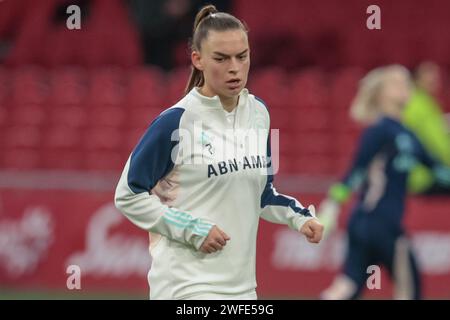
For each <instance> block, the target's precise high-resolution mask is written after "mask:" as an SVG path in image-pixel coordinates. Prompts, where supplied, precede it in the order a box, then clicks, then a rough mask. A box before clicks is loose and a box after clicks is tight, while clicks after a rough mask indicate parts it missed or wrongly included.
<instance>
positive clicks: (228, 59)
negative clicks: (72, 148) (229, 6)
mask: <svg viewBox="0 0 450 320" xmlns="http://www.w3.org/2000/svg"><path fill="white" fill-rule="evenodd" d="M191 60H192V65H193V67H192V74H191V77H190V79H189V83H188V86H187V90H186V95H185V97H184V98H182V99H181V100H180V101H179V102H178V103H176V104H175V105H174V106H173V107H171V108H169V109H167V110H166V111H164V112H163V113H161V115H160V116H159V117H158V118H156V119H155V120H154V121H153V122H152V124H151V125H150V127H149V128H148V130H147V132H146V133H145V134H144V136H143V137H142V138H141V140H140V141H139V143H138V145H137V146H136V148H135V149H134V150H133V152H132V154H131V156H130V158H129V159H128V161H127V163H126V165H125V169H124V171H123V173H122V176H121V178H120V181H119V183H118V186H117V189H116V194H115V203H116V206H117V208H118V209H119V210H120V211H121V212H123V214H124V215H125V216H126V217H127V218H129V219H130V220H131V221H132V222H133V223H134V224H136V225H137V226H138V227H140V228H142V229H144V230H147V231H148V232H150V236H151V244H150V251H151V255H152V258H153V262H152V267H151V269H150V272H149V276H148V280H149V284H150V298H151V299H256V297H257V296H256V291H255V288H256V280H255V261H256V235H257V229H258V221H259V218H260V217H262V218H264V219H266V220H269V221H272V222H275V223H281V224H287V225H289V226H290V227H291V228H292V229H295V230H297V231H299V232H300V233H302V234H303V235H305V236H306V238H307V240H308V241H309V242H312V243H318V242H319V241H320V239H321V237H322V231H323V227H322V225H321V224H320V223H319V222H318V220H317V219H316V218H315V216H314V210H313V207H312V206H310V207H309V208H308V209H307V208H304V207H303V206H302V205H301V204H300V203H299V202H298V201H297V200H295V199H294V198H291V197H288V196H284V195H281V194H279V193H277V192H276V191H275V188H274V187H273V184H272V183H273V175H272V174H273V171H272V166H271V154H270V148H269V135H268V132H269V113H268V111H267V109H266V107H265V106H264V104H263V103H262V102H261V100H259V99H257V98H256V97H255V96H253V95H251V94H250V93H249V92H248V91H247V89H245V85H246V82H247V75H248V71H249V67H250V48H249V44H248V38H247V30H246V28H245V27H244V25H243V24H242V22H241V21H239V20H238V19H237V18H235V17H234V16H232V15H230V14H227V13H223V12H217V10H216V9H215V7H214V6H212V5H209V6H206V7H204V8H202V9H201V10H200V11H199V12H198V14H197V17H196V19H195V24H194V30H193V39H192V54H191ZM261 132H263V137H262V139H259V138H261Z"/></svg>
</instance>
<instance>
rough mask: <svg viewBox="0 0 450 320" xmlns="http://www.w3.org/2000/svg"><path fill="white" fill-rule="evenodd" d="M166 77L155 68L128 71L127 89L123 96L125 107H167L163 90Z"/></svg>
mask: <svg viewBox="0 0 450 320" xmlns="http://www.w3.org/2000/svg"><path fill="white" fill-rule="evenodd" d="M165 84H166V79H165V78H164V76H163V74H162V73H161V71H159V70H158V69H156V68H140V69H134V70H132V71H131V72H130V76H129V85H128V91H127V94H126V98H125V104H126V106H127V107H132V108H135V107H152V108H164V107H166V108H167V107H169V106H165V105H164V104H165V103H166V101H167V97H166V90H165Z"/></svg>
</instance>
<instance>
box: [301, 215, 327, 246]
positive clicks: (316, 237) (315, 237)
mask: <svg viewBox="0 0 450 320" xmlns="http://www.w3.org/2000/svg"><path fill="white" fill-rule="evenodd" d="M300 233H301V234H304V235H305V237H306V240H308V241H309V242H311V243H319V242H320V240H322V235H323V225H322V224H321V223H320V222H319V220H317V219H311V220H308V221H306V222H305V224H304V225H303V226H302V227H301V229H300Z"/></svg>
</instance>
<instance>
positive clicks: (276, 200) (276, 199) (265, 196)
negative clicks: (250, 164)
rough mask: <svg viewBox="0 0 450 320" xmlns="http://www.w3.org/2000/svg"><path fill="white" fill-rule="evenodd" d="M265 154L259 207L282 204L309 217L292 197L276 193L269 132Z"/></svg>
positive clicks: (305, 210) (306, 211) (308, 213)
mask: <svg viewBox="0 0 450 320" xmlns="http://www.w3.org/2000/svg"><path fill="white" fill-rule="evenodd" d="M255 98H256V99H257V100H258V101H259V102H261V103H262V104H263V105H264V106H265V107H266V109H267V106H266V104H265V103H264V102H263V101H262V100H261V99H259V98H258V97H255ZM266 156H267V182H266V185H265V187H264V190H263V192H262V194H261V209H264V207H266V206H282V207H286V208H287V207H289V208H291V209H292V210H293V211H294V212H296V213H299V214H301V215H304V216H308V217H311V216H312V215H311V213H310V212H309V210H308V209H307V208H300V207H299V206H297V204H296V201H295V199H294V198H291V197H287V196H285V195H282V194H279V193H277V192H276V190H275V188H274V186H273V181H274V176H273V167H272V151H271V147H270V132H269V136H268V138H267V151H266Z"/></svg>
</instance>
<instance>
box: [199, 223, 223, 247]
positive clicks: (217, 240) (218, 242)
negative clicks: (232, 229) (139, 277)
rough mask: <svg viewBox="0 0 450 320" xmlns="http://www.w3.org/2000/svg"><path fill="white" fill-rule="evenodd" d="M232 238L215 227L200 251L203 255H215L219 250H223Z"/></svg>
mask: <svg viewBox="0 0 450 320" xmlns="http://www.w3.org/2000/svg"><path fill="white" fill-rule="evenodd" d="M228 240H230V237H229V236H228V235H227V234H226V233H225V232H223V231H222V230H220V229H219V227H217V226H214V227H212V228H211V230H210V231H209V233H208V236H207V237H206V239H205V241H203V243H202V246H201V247H200V251H201V252H203V253H213V252H216V251H217V250H222V249H223V247H224V246H225V245H226V244H227V241H228Z"/></svg>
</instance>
